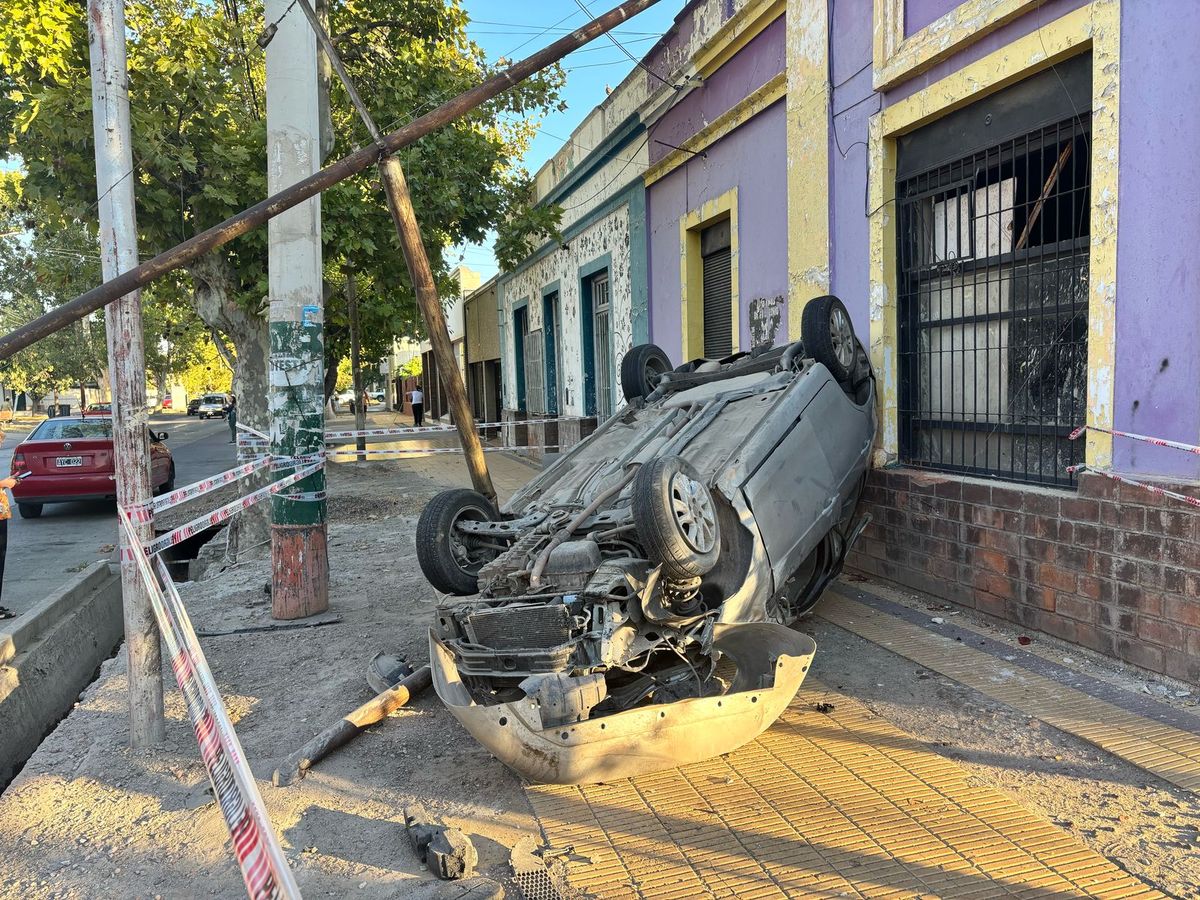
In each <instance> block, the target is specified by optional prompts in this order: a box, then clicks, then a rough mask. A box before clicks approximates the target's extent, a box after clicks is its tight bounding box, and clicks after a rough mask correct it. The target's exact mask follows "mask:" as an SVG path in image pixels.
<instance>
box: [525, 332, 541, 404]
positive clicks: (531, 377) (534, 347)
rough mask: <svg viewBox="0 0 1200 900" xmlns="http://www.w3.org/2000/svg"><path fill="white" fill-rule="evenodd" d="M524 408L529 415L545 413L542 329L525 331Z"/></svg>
mask: <svg viewBox="0 0 1200 900" xmlns="http://www.w3.org/2000/svg"><path fill="white" fill-rule="evenodd" d="M524 340H525V409H526V411H527V412H529V413H530V414H531V415H533V414H536V415H545V413H546V388H545V382H544V380H543V377H544V375H545V369H544V368H543V366H544V363H543V360H542V356H543V350H544V348H545V343H544V341H543V339H542V329H540V328H538V329H537V330H535V331H527V332H525V338H524Z"/></svg>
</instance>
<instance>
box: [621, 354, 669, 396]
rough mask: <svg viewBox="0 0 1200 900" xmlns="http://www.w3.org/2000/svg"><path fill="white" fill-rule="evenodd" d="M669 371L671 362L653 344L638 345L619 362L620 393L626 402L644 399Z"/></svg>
mask: <svg viewBox="0 0 1200 900" xmlns="http://www.w3.org/2000/svg"><path fill="white" fill-rule="evenodd" d="M670 371H671V360H670V359H668V358H667V354H666V353H664V352H663V351H662V349H661V348H659V347H657V346H656V345H654V344H638V345H637V346H636V347H634V348H633V349H632V350H630V351H629V352H628V353H626V354H625V356H624V358H623V359H622V360H621V392H622V393H623V394H624V395H625V399H626V400H636V399H638V398H642V399H645V398H646V397H649V396H650V394H651V393H653V391H654V389H655V388H656V387H657V386H658V378H659V376H660V375H663V374H665V373H666V372H670Z"/></svg>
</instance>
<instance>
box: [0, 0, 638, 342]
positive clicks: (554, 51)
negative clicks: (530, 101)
mask: <svg viewBox="0 0 1200 900" xmlns="http://www.w3.org/2000/svg"><path fill="white" fill-rule="evenodd" d="M658 2H659V0H624V2H623V3H621V4H620V5H619V6H617V7H615V8H614V9H610V10H609V11H608V12H606V13H604V15H602V16H598V17H597V18H595V19H593V20H592V21H590V22H588V23H587V24H586V25H583V26H581V27H579V28H576V29H575V30H574V31H572V32H571V33H570V34H565V35H563V36H562V37H560V38H559V39H558V40H556V41H554V42H553V43H552V44H550V45H549V46H547V47H544V48H542V49H541V50H539V51H537V52H536V53H534V54H533V55H532V56H528V57H526V58H525V59H523V60H521V61H520V62H517V63H513V64H512V65H511V66H509V67H508V68H506V69H504V70H502V71H500V72H497V73H496V74H495V75H493V76H491V77H490V78H488V79H486V80H485V81H482V82H480V83H479V84H477V85H475V87H473V88H471V89H470V90H467V91H463V93H461V94H459V95H457V96H456V97H453V98H451V99H450V100H447V101H446V102H445V103H443V104H441V105H440V106H438V107H436V108H435V109H432V110H430V111H429V112H427V113H424V114H423V115H421V116H419V117H418V118H416V119H413V120H412V121H411V122H409V123H407V124H406V125H403V126H401V127H400V128H398V129H396V130H395V131H393V132H390V133H388V134H385V135H383V146H382V147H380V146H379V145H378V144H371V145H370V146H366V147H361V148H359V149H358V150H355V151H354V152H353V153H351V154H350V155H348V156H344V157H342V158H341V159H339V160H338V161H337V162H335V163H332V164H330V165H328V166H326V167H325V168H323V169H321V170H320V171H318V172H314V173H313V174H312V175H309V176H308V177H307V178H303V179H301V180H300V181H297V182H295V183H294V184H292V186H291V187H289V188H286V189H284V190H282V191H279V192H278V193H275V194H272V195H271V196H269V197H267V198H266V199H265V200H260V201H259V202H258V203H255V204H254V205H253V206H250V207H247V208H246V209H244V210H242V211H241V212H240V213H237V214H236V215H233V216H230V217H229V218H228V219H226V220H225V221H224V222H218V223H217V224H216V225H213V226H211V227H210V228H206V229H205V230H204V231H202V232H200V233H199V234H196V235H193V236H192V237H190V238H188V239H187V240H186V241H183V242H181V243H179V244H176V245H175V246H174V247H171V248H170V249H167V250H164V251H163V252H162V253H160V254H158V255H157V256H155V257H153V258H152V259H148V260H146V262H144V263H142V264H141V265H140V266H138V267H137V268H136V269H133V270H131V271H129V272H125V273H124V274H122V275H119V276H117V277H116V278H112V279H107V280H105V281H104V283H103V284H98V285H96V287H94V288H91V289H90V290H87V291H84V292H83V293H82V294H80V295H79V296H77V297H74V298H72V299H71V300H68V301H67V302H66V303H63V304H60V305H59V306H56V307H55V308H54V309H52V310H50V311H49V312H47V313H44V314H43V315H41V316H38V317H37V318H36V319H34V320H33V321H32V322H29V323H27V324H25V325H22V326H21V327H20V328H16V329H14V330H13V331H10V332H8V333H7V334H3V335H0V360H5V359H8V358H9V357H11V356H12V355H13V354H14V353H16V352H18V351H20V350H24V349H25V348H26V347H28V346H29V345H30V344H33V343H36V342H37V341H40V340H41V339H42V338H44V337H46V336H48V335H50V334H53V333H54V332H55V331H58V330H59V329H60V328H62V327H64V326H65V325H69V324H70V323H71V322H74V321H75V320H76V319H79V318H82V317H83V316H86V315H87V314H88V313H90V312H94V311H95V310H97V309H100V308H101V307H103V306H104V305H105V304H107V303H110V302H111V301H112V300H113V299H115V298H117V297H120V296H122V295H124V294H127V293H129V292H130V291H133V290H136V289H137V288H140V287H144V286H146V285H147V284H149V283H150V282H152V281H154V280H156V279H158V278H161V277H162V276H163V275H166V274H167V273H168V272H174V271H175V270H176V269H180V268H183V267H184V266H186V265H188V264H189V263H192V262H195V261H196V260H197V259H200V258H201V257H202V256H204V255H205V254H206V253H211V252H212V251H213V250H215V249H216V248H217V247H221V246H224V245H225V244H228V243H229V242H230V241H232V240H235V239H236V238H239V237H241V236H242V235H244V234H246V233H248V232H250V231H253V230H254V229H255V228H258V227H259V226H260V225H262V224H263V223H264V222H269V221H270V220H272V219H274V218H275V217H276V216H279V215H282V214H283V213H284V212H287V211H288V210H290V209H292V208H294V207H296V206H298V205H300V204H302V203H305V202H307V201H308V200H310V199H312V198H313V197H316V196H317V195H319V194H320V193H321V192H322V191H325V190H328V189H329V188H331V187H332V186H333V185H335V184H338V183H339V182H341V181H344V180H345V179H347V178H349V177H350V176H352V175H357V174H358V173H359V172H363V171H365V170H366V169H369V168H370V167H371V166H373V165H376V164H377V163H378V162H379V157H380V154H381V153H382V152H387V153H395V152H396V151H397V150H401V149H403V148H404V147H408V146H410V145H412V144H414V143H416V142H417V141H418V140H420V139H421V138H422V137H424V136H425V135H427V134H432V133H433V132H435V131H437V129H439V128H441V127H443V126H444V125H446V124H447V123H449V122H452V121H454V120H455V119H457V118H459V117H460V116H463V115H466V114H467V113H468V112H470V111H471V110H473V109H475V108H477V107H478V106H480V104H482V103H485V102H487V101H488V100H490V99H491V98H492V97H495V96H496V95H497V94H501V93H503V92H504V91H506V90H507V89H508V88H510V87H512V86H513V85H515V84H518V83H520V82H521V81H524V80H525V79H526V78H528V77H529V76H530V75H533V74H534V73H535V72H539V71H541V70H542V69H544V68H546V67H547V66H550V65H553V64H554V63H556V62H558V61H559V60H560V59H562V58H563V57H564V56H566V55H567V54H568V53H570V52H571V51H572V50H577V49H578V48H580V47H582V46H583V45H584V44H586V43H588V42H589V41H593V40H595V39H596V38H597V37H599V36H600V35H602V34H604V33H605V32H607V31H610V30H611V29H613V28H616V27H617V26H618V25H622V24H624V23H625V22H627V21H629V19H630V18H631V17H632V16H635V15H637V14H638V13H640V12H641V11H642V10H644V9H648V8H650V7H651V6H653V5H654V4H655V3H658ZM277 6H278V4H276V5H275V6H273V7H272V8H277ZM273 33H274V32H273V31H272V30H271V28H270V27H268V28H267V29H266V31H264V32H263V36H262V37H260V41H263V40H266V41H269V35H271V34H273Z"/></svg>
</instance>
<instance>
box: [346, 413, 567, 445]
mask: <svg viewBox="0 0 1200 900" xmlns="http://www.w3.org/2000/svg"><path fill="white" fill-rule="evenodd" d="M580 418H581V417H580V416H561V417H559V418H556V419H522V420H520V421H515V422H476V423H475V429H476V430H479V429H480V428H502V427H505V426H509V425H542V424H545V423H548V422H578V421H580ZM457 430H458V427H457V426H455V425H422V426H420V427H416V426H408V427H403V428H363V429H361V430H359V431H354V430H350V431H326V432H325V440H327V441H328V440H340V439H343V438H356V437H393V436H403V435H406V434H436V433H437V432H450V431H457Z"/></svg>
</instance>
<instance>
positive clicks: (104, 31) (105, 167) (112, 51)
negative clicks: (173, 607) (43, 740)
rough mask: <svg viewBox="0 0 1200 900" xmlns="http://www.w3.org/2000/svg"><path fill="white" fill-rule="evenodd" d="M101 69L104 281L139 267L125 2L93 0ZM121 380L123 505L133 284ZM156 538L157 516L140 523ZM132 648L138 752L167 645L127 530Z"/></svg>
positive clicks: (136, 320)
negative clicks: (162, 641) (154, 522)
mask: <svg viewBox="0 0 1200 900" xmlns="http://www.w3.org/2000/svg"><path fill="white" fill-rule="evenodd" d="M88 35H89V52H90V54H91V68H92V128H93V133H94V135H95V140H96V190H97V192H98V195H99V197H100V260H101V266H102V268H103V272H104V280H105V281H108V280H109V279H112V278H116V277H117V276H118V275H120V274H121V273H122V272H127V271H129V270H131V269H135V268H137V265H138V251H137V220H136V218H135V216H134V200H133V186H134V184H135V183H136V181H137V179H136V178H133V177H132V172H133V151H132V148H131V145H130V134H129V89H128V77H129V76H128V72H127V70H126V61H125V3H124V0H88ZM104 325H105V331H106V333H107V336H108V368H109V373H110V378H111V379H112V400H113V404H112V418H113V455H114V458H115V466H114V468H115V471H116V473H117V502H118V503H119V504H121V505H122V506H124V507H126V508H127V509H132V508H136V507H139V506H144V505H146V504H149V503H150V501H151V492H150V446H149V436H148V435H147V433H146V430H147V428H146V358H145V351H144V349H143V347H142V339H143V338H142V301H141V296H140V292H138V291H136V290H135V291H133V292H132V293H129V294H126V295H125V296H123V297H119V298H117V299H116V300H113V301H112V302H111V303H110V304H108V306H107V307H106V308H105V310H104ZM134 529H135V531H136V532H137V536H138V539H139V540H142V541H148V540H149V539H150V538H151V537H152V534H151V526H150V523H149V522H145V523H142V524H138V525H135V526H134ZM119 532H120V534H119V541H120V546H121V598H122V609H123V611H124V619H125V651H126V654H127V655H128V657H129V673H128V687H129V743H130V746H132V747H134V748H135V749H139V748H144V747H153V746H156V745H159V744H161V743H162V742H163V740H164V738H165V736H166V735H165V730H164V725H163V686H162V647H161V645H160V644H159V638H158V623H157V622H155V619H154V609H153V607H152V606H151V603H150V593H149V590H148V589H147V587H146V585H145V584H144V583H143V582H142V579H141V576H140V575H139V573H138V569H137V565H136V563H135V562H134V559H133V556H132V554H131V553H130V552H129V550H128V546H127V545H128V539H127V538H126V536H125V533H124V530H123V529H119Z"/></svg>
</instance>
